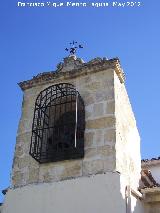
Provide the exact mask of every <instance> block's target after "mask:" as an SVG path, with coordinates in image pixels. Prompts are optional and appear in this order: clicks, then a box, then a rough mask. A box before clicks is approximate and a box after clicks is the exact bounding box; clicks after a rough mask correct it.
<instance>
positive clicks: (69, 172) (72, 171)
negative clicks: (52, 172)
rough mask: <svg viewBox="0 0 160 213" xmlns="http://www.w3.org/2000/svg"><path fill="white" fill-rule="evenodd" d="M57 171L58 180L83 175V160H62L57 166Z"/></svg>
mask: <svg viewBox="0 0 160 213" xmlns="http://www.w3.org/2000/svg"><path fill="white" fill-rule="evenodd" d="M56 173H57V179H58V180H64V179H67V178H72V177H79V176H82V161H81V160H73V161H65V162H61V163H60V164H59V165H58V166H57V170H56Z"/></svg>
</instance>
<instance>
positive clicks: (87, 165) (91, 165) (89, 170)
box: [83, 159, 103, 176]
mask: <svg viewBox="0 0 160 213" xmlns="http://www.w3.org/2000/svg"><path fill="white" fill-rule="evenodd" d="M98 173H103V160H100V159H98V160H92V161H83V175H84V176H85V175H92V174H98Z"/></svg>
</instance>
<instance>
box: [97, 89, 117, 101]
mask: <svg viewBox="0 0 160 213" xmlns="http://www.w3.org/2000/svg"><path fill="white" fill-rule="evenodd" d="M94 95H95V102H102V101H108V100H112V99H114V90H113V89H111V88H107V89H106V90H98V91H96V92H95V94H94Z"/></svg>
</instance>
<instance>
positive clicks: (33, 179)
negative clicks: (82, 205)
mask: <svg viewBox="0 0 160 213" xmlns="http://www.w3.org/2000/svg"><path fill="white" fill-rule="evenodd" d="M38 180H39V169H38V168H34V167H30V168H29V179H28V183H38Z"/></svg>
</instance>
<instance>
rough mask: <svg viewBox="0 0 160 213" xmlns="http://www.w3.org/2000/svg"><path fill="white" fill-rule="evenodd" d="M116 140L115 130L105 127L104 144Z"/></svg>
mask: <svg viewBox="0 0 160 213" xmlns="http://www.w3.org/2000/svg"><path fill="white" fill-rule="evenodd" d="M115 142H116V130H115V129H106V130H105V133H104V144H111V143H115Z"/></svg>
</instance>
